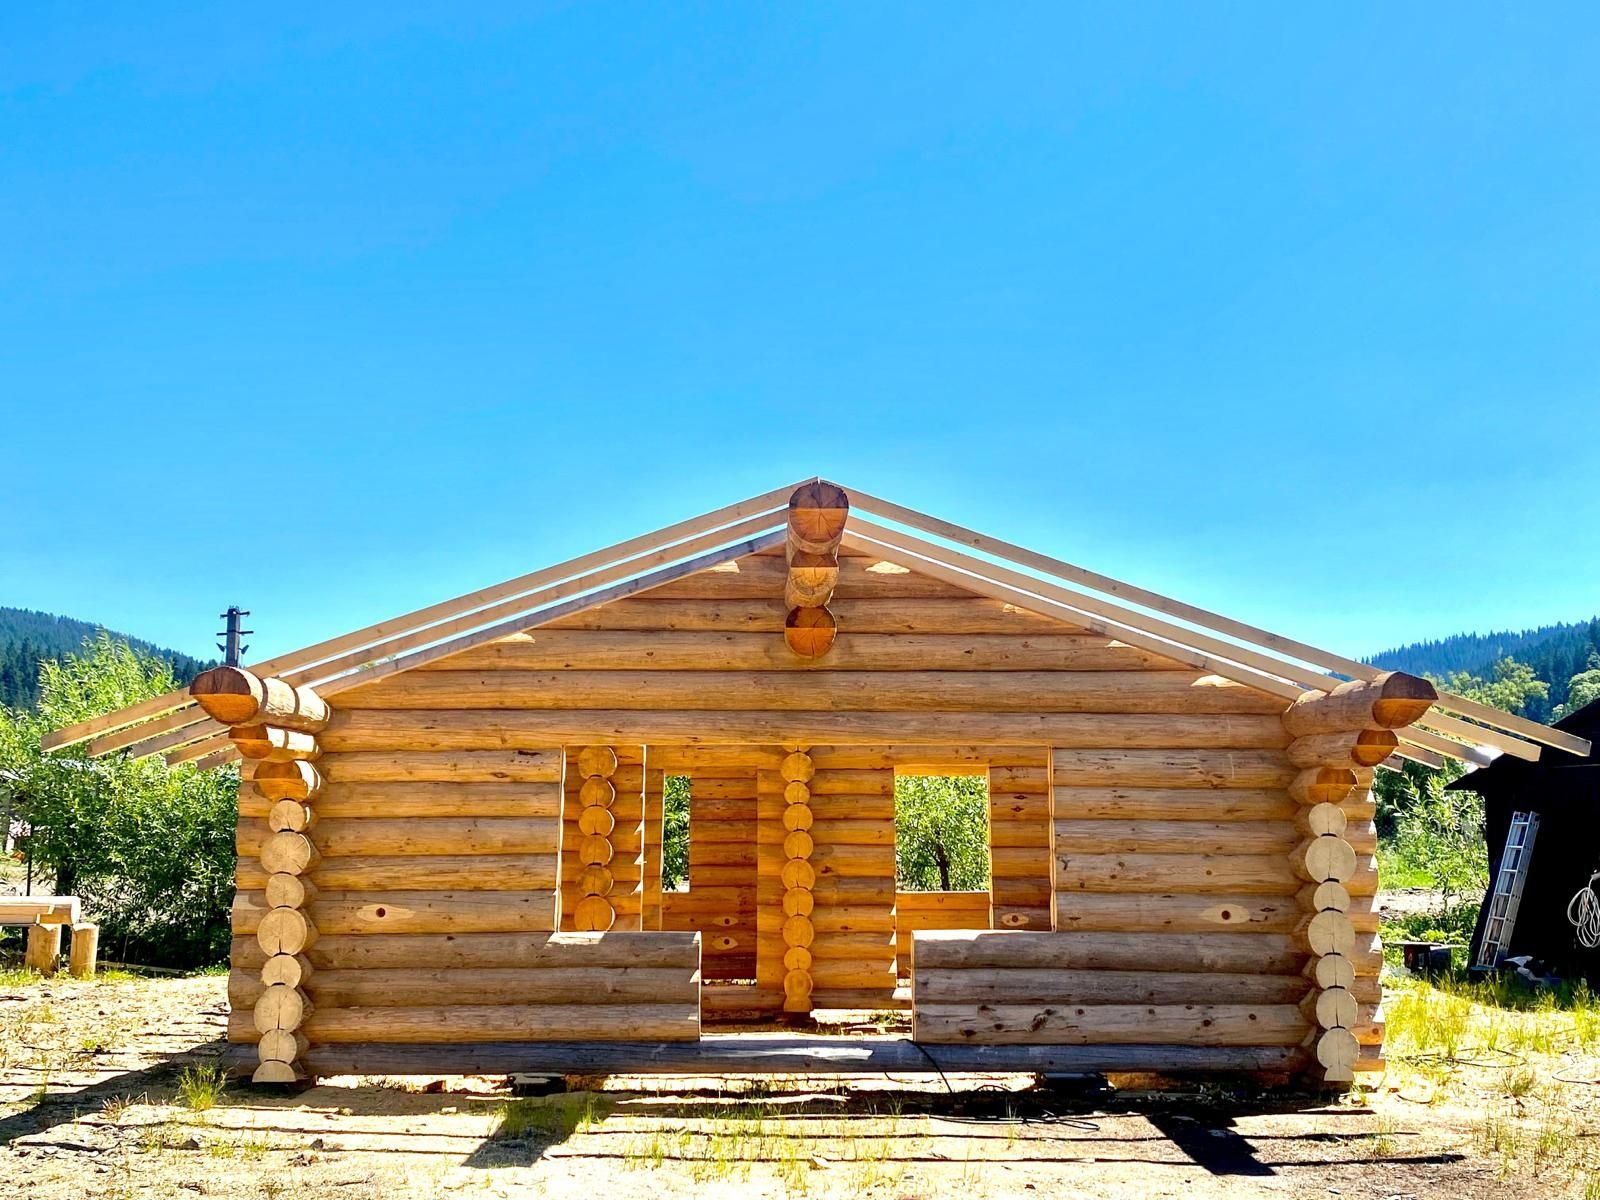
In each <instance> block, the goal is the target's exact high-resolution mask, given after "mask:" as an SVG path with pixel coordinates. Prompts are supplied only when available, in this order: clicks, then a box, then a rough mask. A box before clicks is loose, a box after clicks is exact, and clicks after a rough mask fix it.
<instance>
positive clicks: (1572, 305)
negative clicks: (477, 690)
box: [0, 0, 1600, 654]
mask: <svg viewBox="0 0 1600 1200" xmlns="http://www.w3.org/2000/svg"><path fill="white" fill-rule="evenodd" d="M1303 7H1304V6H1298V5H1296V6H1267V5H1256V4H1249V5H1231V6H1230V5H1220V4H1209V5H1197V6H1193V7H1183V6H1179V5H1173V4H1158V5H1152V6H1149V7H1130V6H1109V5H1095V6H1091V5H1065V4H1044V5H1038V6H1032V7H1030V6H1023V5H1012V4H1007V5H980V4H967V5H960V6H941V5H929V4H920V5H914V6H912V5H907V6H898V5H888V4H856V3H851V4H842V5H839V6H836V7H833V6H822V5H812V4H786V5H755V4H746V5H732V4H729V5H696V6H692V7H687V8H685V7H682V6H677V5H650V4H642V3H641V4H630V5H609V4H607V5H599V4H596V5H576V4H573V5H530V4H506V5H493V4H463V3H460V2H459V0H456V2H454V3H449V4H438V5H428V4H417V3H407V2H404V0H384V2H383V3H372V4H359V3H352V4H343V5H314V6H305V7H300V6H296V5H291V4H275V5H268V6H261V5H237V4H216V5H204V4H195V3H188V4H183V5H163V4H158V3H154V2H148V3H141V4H139V5H132V6H99V5H90V4H72V5H67V4H60V5H52V4H39V5H32V4H10V5H6V6H4V9H3V10H0V445H3V446H4V449H3V452H0V604H10V605H19V606H24V607H30V608H40V609H46V610H49V611H54V612H61V613H67V614H70V615H74V616H78V617H82V618H85V619H90V620H96V621H100V622H103V623H105V624H107V625H110V626H112V627H113V628H119V629H123V630H126V631H128V632H131V633H136V634H139V635H141V636H144V637H148V638H151V639H153V640H155V641H158V642H161V643H164V644H167V645H171V646H174V647H177V648H180V649H184V650H187V651H190V652H192V653H197V654H205V653H208V652H209V651H210V646H211V641H212V639H211V637H210V635H211V633H212V631H213V630H215V629H216V628H217V627H218V625H217V621H216V617H215V614H216V613H218V612H219V611H221V609H222V608H223V607H224V606H225V605H226V604H228V603H231V602H237V603H242V604H244V605H246V606H247V607H249V608H251V609H252V610H253V612H254V617H253V621H254V624H255V627H256V629H257V630H258V631H259V632H258V634H257V637H256V638H255V639H254V641H255V648H256V651H257V653H272V652H275V651H282V650H286V649H291V648H293V647H294V646H296V645H299V644H301V643H303V642H306V641H310V640H313V639H315V638H318V637H321V636H325V635H331V634H334V633H337V632H341V631H343V630H346V629H349V628H352V627H355V626H357V625H361V624H365V623H368V622H370V621H372V620H376V619H380V618H382V617H385V616H389V615H392V614H394V613H398V612H401V611H404V610H407V609H410V608H412V607H415V606H418V605H420V604H424V603H427V602H430V601H432V600H436V599H440V598H443V597H445V596H449V595H454V594H456V593H459V592H462V591H466V590H468V589H471V588H474V587H477V586H480V585H483V584H487V583H490V582H493V581H496V580H498V579H501V578H504V577H507V576H510V575H515V574H519V573H521V572H523V571H526V570H530V569H532V568H534V567H537V566H540V565H543V564H545V563H548V562H550V561H553V560H555V559H558V558H562V557H566V556H568V555H570V554H574V553H578V552H581V551H584V550H587V549H591V548H594V547H597V546H600V545H603V544H606V543H608V542H610V541H614V540H617V539H619V538H621V537H625V536H628V535H630V534H633V533H638V532H643V531H646V530H649V529H652V528H655V527H657V526H659V525H662V524H665V523H667V522H668V521H671V520H675V519H677V518H680V517H683V516H687V515H691V514H693V513H696V512H700V511H703V510H705V509H709V508H712V507H715V506H717V505H720V504H723V503H727V502H729V501H732V500H734V499H737V498H739V497H742V496H745V495H749V494H752V493H755V492H758V491H763V490H766V489H768V488H771V487H775V486H778V485H779V484H782V483H785V482H787V481H790V480H793V479H797V478H800V477H803V476H808V475H812V474H819V473H820V474H823V475H826V476H828V477H830V478H835V479H838V480H839V481H841V482H843V483H845V484H846V485H847V486H848V485H850V484H851V483H855V484H857V485H858V486H860V487H862V488H865V489H868V490H871V491H874V492H877V493H878V494H880V495H885V496H887V497H889V498H892V499H896V500H899V501H901V502H903V503H907V504H910V505H913V506H916V507H920V508H923V509H925V510H930V511H932V512H935V513H937V514H939V515H943V516H947V517H949V518H951V519H954V520H957V521H961V522H963V523H965V524H968V525H972V526H975V527H977V528H979V529H982V530H986V531H991V532H994V533H998V534H1001V535H1003V536H1006V537H1008V538H1010V539H1011V540H1014V541H1019V542H1022V543H1024V544H1028V545H1032V546H1036V547H1038V548H1040V549H1044V550H1048V551H1051V552H1054V553H1057V554H1059V555H1061V556H1063V557H1066V558H1068V559H1070V560H1072V561H1075V562H1079V563H1082V564H1084V565H1086V566H1090V567H1093V568H1096V569H1098V570H1102V571H1105V572H1107V573H1110V574H1114V575H1118V576H1121V577H1123V578H1126V579H1129V580H1131V581H1134V582H1137V583H1141V584H1144V585H1146V586H1150V587H1154V588H1157V589H1160V590H1164V591H1167V592H1169V593H1172V594H1175V595H1178V596H1180V597H1182V598H1184V599H1186V600H1190V601H1192V602H1196V603H1200V604H1204V605H1206V606H1209V607H1212V608H1216V609H1220V610H1222V611H1224V612H1227V613H1228V614H1230V615H1233V616H1237V617H1240V618H1243V619H1247V620H1251V621H1254V622H1256V623H1259V624H1263V625H1265V626H1267V627H1269V628H1274V629H1277V630H1280V631H1281V632H1284V633H1287V634H1291V635H1295V636H1298V637H1301V638H1304V639H1307V640H1310V641H1313V642H1319V643H1321V644H1323V645H1326V646H1328V647H1330V648H1332V649H1336V650H1340V651H1344V652H1349V653H1368V652H1371V651H1375V650H1377V649H1380V648H1382V647H1384V646H1387V645H1390V644H1393V643H1398V642H1402V641H1408V640H1412V639H1416V638H1422V637H1428V636H1436V635H1443V634H1448V633H1451V632H1455V631H1458V630H1463V629H1474V628H1477V629H1487V628H1491V627H1508V626H1509V627H1520V626H1524V625H1532V624H1539V623H1543V622H1547V621H1553V620H1561V619H1578V618H1586V617H1588V616H1590V615H1591V614H1593V613H1594V612H1596V610H1600V487H1597V486H1596V483H1597V479H1600V74H1597V71H1600V68H1597V66H1596V64H1597V63H1600V15H1597V12H1596V10H1595V8H1594V7H1593V6H1591V5H1581V4H1575V5H1570V6H1563V5H1555V4H1551V5H1528V6H1505V5H1496V6H1474V5H1450V6H1445V5H1411V6H1396V5H1375V6H1371V7H1364V6H1355V5H1351V6H1345V5H1339V6H1325V7H1323V9H1322V10H1321V11H1320V13H1318V14H1312V15H1307V14H1305V13H1302V12H1291V9H1301V8H1303ZM1113 9H1114V10H1115V11H1112V10H1113Z"/></svg>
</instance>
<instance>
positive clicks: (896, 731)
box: [319, 651, 1287, 788]
mask: <svg viewBox="0 0 1600 1200" xmlns="http://www.w3.org/2000/svg"><path fill="white" fill-rule="evenodd" d="M784 653H786V654H787V653H788V651H784ZM791 657H792V656H791ZM831 659H832V654H831V652H830V654H829V655H828V656H827V658H825V659H823V660H821V661H824V662H831ZM446 661H448V660H446ZM795 661H800V660H795ZM863 678H866V677H865V676H863ZM775 728H780V729H781V730H782V731H783V733H784V734H785V735H786V736H791V737H794V738H795V739H796V740H798V741H817V742H821V741H823V740H825V739H826V740H827V741H828V742H829V743H830V744H837V743H838V742H839V741H841V740H843V741H856V742H870V743H873V744H878V743H884V742H889V743H897V744H898V747H897V748H896V750H895V751H894V755H895V757H897V758H899V759H906V758H909V757H913V756H912V755H910V754H908V753H907V750H906V748H907V747H909V746H912V745H915V744H918V743H922V744H927V743H940V744H945V743H948V742H949V741H950V740H951V738H952V737H954V738H962V739H971V740H972V741H975V742H981V741H994V742H1005V743H1008V744H1017V745H1022V744H1025V743H1030V742H1031V743H1035V744H1037V745H1053V746H1059V747H1071V746H1082V747H1086V748H1091V749H1092V748H1106V747H1110V748H1116V747H1130V748H1136V747H1146V748H1161V747H1178V748H1183V747H1195V748H1201V749H1204V748H1218V749H1222V748H1230V747H1232V748H1238V749H1250V748H1257V749H1273V748H1277V747H1281V746H1283V745H1284V744H1285V743H1286V741H1287V739H1286V737H1285V735H1284V733H1283V729H1282V726H1281V724H1280V723H1279V722H1278V720H1277V718H1276V717H1273V716H1259V715H1241V714H1229V713H1222V714H1212V715H1207V714H1200V715H1187V714H1182V713H1170V714H1169V713H1048V712H1031V713H1030V712H950V713H942V714H941V715H940V717H939V719H938V721H937V722H931V721H930V720H929V719H928V718H927V717H926V716H921V715H916V714H907V713H896V712H838V713H826V712H803V713H802V712H794V713H790V714H786V715H783V716H781V717H780V716H775V715H774V714H773V713H772V712H771V711H762V710H737V709H731V710H727V711H702V712H670V711H667V712H644V711H640V710H637V709H572V710H559V709H548V710H546V709H522V710H515V709H461V710H448V709H446V710H440V709H410V708H396V709H385V708H370V709H355V710H350V711H346V710H341V711H339V712H338V713H337V714H335V717H334V720H333V723H332V724H331V725H330V726H329V727H328V729H327V730H325V731H324V732H323V733H322V734H321V735H319V742H320V744H321V745H322V747H323V750H324V751H325V752H328V753H333V752H372V751H385V752H396V751H419V750H425V751H447V750H451V751H454V750H498V749H507V750H512V749H537V748H540V747H547V746H549V745H551V744H552V743H555V742H563V741H581V740H586V739H596V738H613V739H619V740H620V739H622V738H633V739H637V740H639V741H645V742H648V743H650V745H651V747H652V760H653V761H656V760H659V761H660V763H661V765H662V766H663V768H664V769H667V770H668V771H669V773H679V771H680V770H691V769H692V766H693V764H688V763H683V764H680V763H679V762H678V760H677V759H675V758H674V757H673V756H672V755H670V754H669V755H667V757H665V758H662V757H661V751H660V750H658V749H657V748H658V747H660V748H666V747H673V746H678V745H695V744H700V745H707V746H712V745H720V744H725V743H728V742H767V743H769V744H770V739H771V738H772V737H773V736H774V729H775ZM882 761H883V762H884V764H885V765H894V762H893V760H892V759H891V758H890V757H888V756H887V755H886V757H885V758H884V759H883V760H882ZM749 765H750V769H751V770H752V771H754V770H755V769H757V768H758V767H759V766H761V765H763V764H762V763H761V761H760V760H759V759H755V758H754V756H752V760H751V761H750V763H749ZM1041 782H1042V781H1041ZM1003 785H1004V781H1003V780H1002V781H1000V782H997V783H996V785H995V786H996V787H997V788H998V787H1002V786H1003Z"/></svg>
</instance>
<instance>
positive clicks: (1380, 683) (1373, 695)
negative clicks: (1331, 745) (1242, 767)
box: [1283, 671, 1439, 738]
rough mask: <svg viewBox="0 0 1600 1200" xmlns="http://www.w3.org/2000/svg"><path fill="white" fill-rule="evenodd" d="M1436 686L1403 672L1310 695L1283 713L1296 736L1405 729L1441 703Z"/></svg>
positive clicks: (1290, 729)
mask: <svg viewBox="0 0 1600 1200" xmlns="http://www.w3.org/2000/svg"><path fill="white" fill-rule="evenodd" d="M1438 698H1439V693H1438V691H1437V690H1436V689H1435V688H1434V686H1433V684H1431V683H1429V682H1428V681H1427V680H1426V679H1419V678H1418V677H1417V676H1415V675H1408V674H1406V673H1405V672H1404V671H1390V672H1388V673H1386V674H1384V675H1380V676H1379V677H1378V678H1376V679H1371V680H1366V679H1359V680H1352V681H1351V682H1349V683H1341V684H1340V685H1339V686H1337V687H1335V688H1333V689H1332V690H1331V691H1328V692H1307V693H1305V694H1304V695H1303V696H1301V697H1300V698H1299V699H1298V700H1296V701H1295V702H1294V703H1293V704H1291V705H1290V706H1289V707H1288V708H1287V709H1286V710H1285V711H1284V714H1283V727H1284V729H1285V730H1287V731H1288V732H1289V733H1291V734H1293V735H1294V736H1295V737H1297V738H1299V737H1306V736H1310V735H1314V734H1323V733H1338V732H1343V731H1346V730H1357V729H1403V728H1404V727H1405V726H1407V725H1410V724H1411V723H1412V722H1414V721H1416V720H1419V719H1420V718H1421V717H1422V715H1423V714H1424V713H1426V712H1427V711H1428V709H1429V708H1430V707H1432V705H1433V703H1434V701H1436V700H1438Z"/></svg>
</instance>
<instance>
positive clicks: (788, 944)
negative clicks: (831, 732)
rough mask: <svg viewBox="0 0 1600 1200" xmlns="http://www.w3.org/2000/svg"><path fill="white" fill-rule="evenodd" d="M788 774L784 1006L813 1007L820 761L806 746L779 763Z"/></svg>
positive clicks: (802, 1010)
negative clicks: (815, 796)
mask: <svg viewBox="0 0 1600 1200" xmlns="http://www.w3.org/2000/svg"><path fill="white" fill-rule="evenodd" d="M778 773H779V774H780V775H781V776H782V777H783V782H784V788H783V799H784V806H785V807H784V810H783V827H784V831H785V832H784V837H783V856H784V864H783V944H784V953H783V967H784V976H783V1011H784V1012H786V1013H809V1012H810V1011H811V992H812V990H813V989H812V979H811V943H812V942H813V941H814V940H815V939H816V931H815V930H814V929H813V927H812V924H811V913H812V910H813V908H814V907H815V903H816V901H815V898H814V896H813V894H812V888H813V887H814V886H815V885H816V882H817V873H816V870H815V868H813V867H812V865H811V861H810V859H811V851H812V849H813V845H812V841H811V833H810V830H811V823H812V815H811V779H812V776H814V775H815V774H816V767H815V765H814V764H813V763H812V761H811V756H810V755H809V754H807V753H805V751H803V750H796V751H794V752H792V753H791V754H789V755H788V756H787V757H786V758H785V759H784V760H783V764H782V766H780V767H779V769H778Z"/></svg>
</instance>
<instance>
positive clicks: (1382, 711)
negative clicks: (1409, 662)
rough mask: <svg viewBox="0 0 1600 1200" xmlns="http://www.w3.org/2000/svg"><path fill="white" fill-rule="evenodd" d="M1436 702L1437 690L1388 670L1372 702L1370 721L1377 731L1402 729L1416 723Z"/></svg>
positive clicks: (1423, 682)
mask: <svg viewBox="0 0 1600 1200" xmlns="http://www.w3.org/2000/svg"><path fill="white" fill-rule="evenodd" d="M1438 699H1439V689H1438V688H1436V687H1434V686H1433V684H1431V683H1429V682H1428V681H1427V680H1426V679H1422V678H1420V677H1419V676H1416V675H1408V674H1406V672H1404V671H1391V672H1390V673H1389V674H1388V675H1386V676H1384V679H1383V686H1382V689H1381V690H1380V691H1379V693H1378V698H1377V699H1376V700H1374V701H1373V702H1372V719H1373V720H1374V721H1375V722H1377V725H1378V728H1380V729H1403V728H1404V727H1405V726H1407V725H1410V724H1411V723H1412V722H1414V721H1417V720H1420V719H1421V718H1422V715H1423V714H1424V713H1425V712H1427V711H1428V709H1430V708H1432V707H1433V704H1434V702H1435V701H1436V700H1438Z"/></svg>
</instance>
